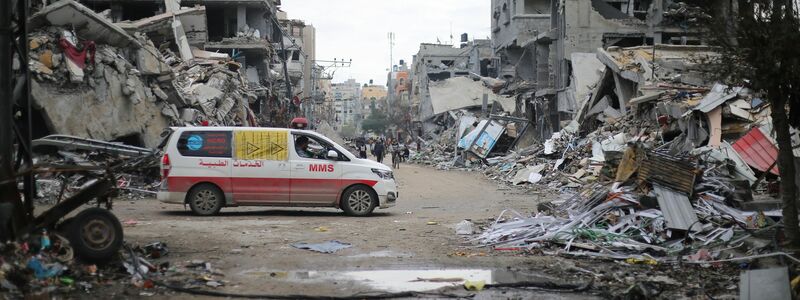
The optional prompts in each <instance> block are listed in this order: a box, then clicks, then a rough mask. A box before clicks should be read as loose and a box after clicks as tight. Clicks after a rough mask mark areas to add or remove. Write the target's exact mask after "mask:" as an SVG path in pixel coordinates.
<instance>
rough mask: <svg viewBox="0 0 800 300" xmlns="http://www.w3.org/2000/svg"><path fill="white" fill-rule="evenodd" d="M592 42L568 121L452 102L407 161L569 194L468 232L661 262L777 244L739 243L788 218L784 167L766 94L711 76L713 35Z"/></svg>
mask: <svg viewBox="0 0 800 300" xmlns="http://www.w3.org/2000/svg"><path fill="white" fill-rule="evenodd" d="M597 51H598V52H597V60H598V61H599V62H600V63H601V64H602V65H604V69H602V74H599V76H597V78H598V79H597V82H595V83H594V84H593V85H591V86H590V93H588V94H587V95H586V97H585V98H584V99H579V101H578V106H577V108H576V114H575V116H574V118H573V120H571V121H569V122H563V123H562V126H563V128H562V129H561V130H559V131H557V132H554V133H552V134H547V135H542V134H540V133H541V131H540V130H541V129H540V128H535V127H530V128H529V127H528V126H525V125H520V123H518V122H517V123H515V122H514V121H517V120H516V119H514V118H509V117H503V116H495V115H490V116H489V117H488V118H487V117H482V116H481V115H480V114H470V113H465V112H464V111H450V112H449V113H448V114H445V117H444V118H445V120H444V122H440V124H444V128H443V129H442V130H441V131H440V133H439V134H438V135H434V134H429V136H430V138H429V139H428V140H427V145H428V147H426V149H423V151H422V152H420V153H418V154H417V155H416V156H415V157H414V158H413V159H412V161H416V162H419V163H425V164H431V165H436V166H437V167H438V168H441V169H447V168H449V167H462V168H471V169H482V170H483V172H484V173H485V175H486V176H487V177H488V178H491V179H493V180H496V181H499V182H501V183H503V184H508V185H521V186H527V187H529V188H536V189H546V190H551V191H553V192H557V193H558V194H560V195H562V197H561V198H560V199H557V200H554V201H551V202H549V203H547V204H546V205H540V206H541V207H540V210H539V211H538V212H537V213H535V214H531V215H525V214H522V213H519V212H516V211H512V210H508V211H504V212H503V213H502V214H501V215H500V216H499V217H498V218H497V219H496V220H495V222H494V224H492V225H491V226H488V227H487V228H485V231H484V232H482V233H480V234H479V235H477V236H475V237H474V238H473V239H472V241H473V242H475V243H476V244H478V245H482V246H494V247H499V248H523V249H533V248H547V247H551V248H558V249H562V250H559V251H560V252H564V253H569V254H576V255H577V254H580V255H588V256H604V257H612V258H637V259H638V258H642V257H646V258H647V259H653V260H656V261H674V260H676V259H680V260H687V259H688V260H693V261H699V260H703V261H709V260H715V259H723V258H729V257H728V256H733V257H736V256H746V255H754V254H759V253H761V252H762V251H771V250H772V248H771V246H766V247H745V246H743V242H744V241H745V240H750V239H753V238H754V237H761V238H766V239H767V240H769V239H771V238H772V237H770V236H769V234H770V232H774V230H772V229H773V228H774V227H775V226H779V225H776V224H778V223H780V222H781V218H782V215H781V214H780V210H779V208H780V205H779V203H780V201H778V200H776V199H773V198H770V196H771V195H772V194H774V191H775V187H774V186H775V185H776V184H777V183H778V182H779V177H778V176H779V172H778V170H777V168H776V167H775V166H776V163H775V162H776V161H777V147H776V146H775V144H776V142H775V138H774V133H773V130H772V125H771V123H772V122H771V119H770V117H769V114H770V109H769V105H768V103H767V101H765V100H763V99H762V98H760V95H758V94H757V93H755V92H753V91H751V90H749V89H748V88H746V87H743V86H741V87H729V86H725V85H722V84H719V83H714V82H708V81H706V80H705V79H704V76H703V74H702V64H701V61H702V60H703V59H704V58H708V57H709V56H711V55H714V53H713V52H711V51H710V49H708V48H706V47H702V46H668V45H659V46H657V49H653V47H633V48H618V47H611V48H609V49H606V50H603V49H598V50H597ZM599 71H600V70H598V72H599ZM531 123H535V122H531ZM537 124H538V123H537ZM531 135H533V136H538V138H530V136H531ZM793 135H795V136H796V135H797V134H796V133H794V134H793ZM794 138H795V139H797V137H794ZM509 141H513V142H509ZM794 143H796V144H800V141H794ZM795 152H796V153H795V156H797V157H800V151H795ZM697 253H703V255H700V256H697V255H698V254H697ZM690 254H692V255H694V256H690Z"/></svg>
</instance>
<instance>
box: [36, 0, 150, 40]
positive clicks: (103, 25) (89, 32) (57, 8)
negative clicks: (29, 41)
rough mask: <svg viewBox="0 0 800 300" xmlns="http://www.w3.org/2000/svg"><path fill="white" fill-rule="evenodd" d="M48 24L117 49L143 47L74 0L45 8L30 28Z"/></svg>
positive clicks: (118, 28)
mask: <svg viewBox="0 0 800 300" xmlns="http://www.w3.org/2000/svg"><path fill="white" fill-rule="evenodd" d="M48 24H50V25H55V26H65V27H68V28H74V30H75V32H76V33H77V34H78V35H79V36H81V37H82V38H84V39H89V40H94V41H96V42H102V43H105V44H109V45H112V46H115V47H128V46H133V47H134V48H140V47H141V46H142V45H141V44H140V43H139V41H138V40H136V39H135V38H134V37H133V36H131V35H130V34H128V33H127V32H125V30H123V29H122V28H120V27H119V26H117V25H114V24H113V23H111V21H110V20H108V19H106V18H104V17H103V16H101V15H99V14H97V13H95V12H94V11H93V10H92V9H90V8H88V7H86V6H83V5H82V4H80V3H78V2H75V1H72V0H61V1H58V2H55V3H53V4H50V5H48V6H45V7H44V8H42V9H41V10H40V11H39V12H37V13H35V14H33V15H32V16H31V17H30V19H29V25H28V26H30V28H40V27H44V26H46V25H48Z"/></svg>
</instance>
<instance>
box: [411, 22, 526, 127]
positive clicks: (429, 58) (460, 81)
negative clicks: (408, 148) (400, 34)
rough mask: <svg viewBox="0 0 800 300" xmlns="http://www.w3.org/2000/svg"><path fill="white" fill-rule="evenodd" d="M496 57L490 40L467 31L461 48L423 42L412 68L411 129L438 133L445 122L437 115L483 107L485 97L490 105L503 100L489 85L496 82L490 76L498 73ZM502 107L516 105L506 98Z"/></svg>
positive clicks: (462, 39)
mask: <svg viewBox="0 0 800 300" xmlns="http://www.w3.org/2000/svg"><path fill="white" fill-rule="evenodd" d="M495 60H496V58H495V57H494V55H493V54H492V50H491V43H490V41H489V40H480V39H475V40H472V41H470V40H468V37H467V35H466V34H463V35H462V37H461V45H460V47H453V46H452V45H446V44H427V43H423V44H420V49H419V51H418V52H417V54H416V55H414V58H413V63H412V65H411V69H410V73H411V74H410V77H411V78H410V86H411V91H410V97H411V99H410V102H411V107H410V115H412V116H415V117H414V119H413V120H412V121H413V123H414V126H413V130H412V132H414V133H415V135H417V136H423V135H425V134H428V133H435V132H438V131H440V130H441V129H442V128H441V125H442V124H443V123H442V120H438V118H441V117H442V116H444V114H445V113H446V112H448V111H451V110H459V109H467V108H475V107H481V105H482V101H483V98H484V97H487V99H488V100H487V101H488V103H487V106H492V105H493V104H494V103H495V102H496V101H498V100H504V99H505V98H506V97H504V96H498V95H495V93H494V92H492V91H491V90H489V89H488V88H487V87H486V86H487V85H489V86H492V85H495V84H496V83H497V82H496V80H492V79H491V78H490V76H494V75H496V69H494V68H493V67H492V66H493V65H494V61H495ZM464 79H467V80H464ZM487 80H488V81H489V82H488V84H487V82H486V81H487ZM451 96H453V97H451ZM501 102H502V101H501ZM502 108H503V109H505V110H509V109H513V104H512V105H509V104H508V102H507V101H506V104H505V105H502ZM503 109H500V111H502V110H503ZM451 121H452V120H451ZM445 123H447V122H445Z"/></svg>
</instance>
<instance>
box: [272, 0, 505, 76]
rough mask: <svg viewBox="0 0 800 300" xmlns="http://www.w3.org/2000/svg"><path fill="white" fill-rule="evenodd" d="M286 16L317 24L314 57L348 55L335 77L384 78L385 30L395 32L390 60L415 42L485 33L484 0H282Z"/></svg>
mask: <svg viewBox="0 0 800 300" xmlns="http://www.w3.org/2000/svg"><path fill="white" fill-rule="evenodd" d="M281 2H282V4H281V10H283V11H286V12H287V14H288V16H289V19H301V20H305V21H306V23H311V24H313V25H314V27H315V28H316V30H317V51H316V55H317V59H318V60H333V59H334V58H336V59H342V58H345V59H348V60H349V59H353V64H352V67H351V68H343V69H339V70H338V71H336V73H335V76H334V82H342V81H345V80H347V79H348V78H355V79H356V80H357V81H358V82H360V83H361V84H364V83H368V82H369V80H370V79H373V80H375V84H380V85H385V84H386V72H387V69H388V68H389V66H390V65H389V39H388V36H387V35H388V33H389V32H394V33H395V35H396V38H395V46H394V63H395V64H397V62H398V61H399V60H400V59H405V60H406V61H407V62H408V64H409V65H410V64H411V58H412V55H414V54H416V53H417V51H418V50H419V44H420V43H436V39H437V38H439V40H441V42H442V43H448V44H449V43H450V33H451V29H450V28H451V27H452V34H453V42H454V43H456V44H458V42H459V39H460V37H461V33H468V34H469V38H470V40H472V39H473V38H476V37H477V38H481V39H483V38H487V37H489V34H490V26H491V23H490V10H489V7H490V4H491V1H489V0H402V1H387V0H339V1H332V0H282V1H281Z"/></svg>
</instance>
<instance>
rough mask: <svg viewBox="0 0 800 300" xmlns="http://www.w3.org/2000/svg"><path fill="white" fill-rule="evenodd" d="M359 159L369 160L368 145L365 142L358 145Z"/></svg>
mask: <svg viewBox="0 0 800 300" xmlns="http://www.w3.org/2000/svg"><path fill="white" fill-rule="evenodd" d="M358 157H359V158H364V159H366V158H367V144H366V143H364V142H363V141H362V142H359V143H358Z"/></svg>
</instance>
